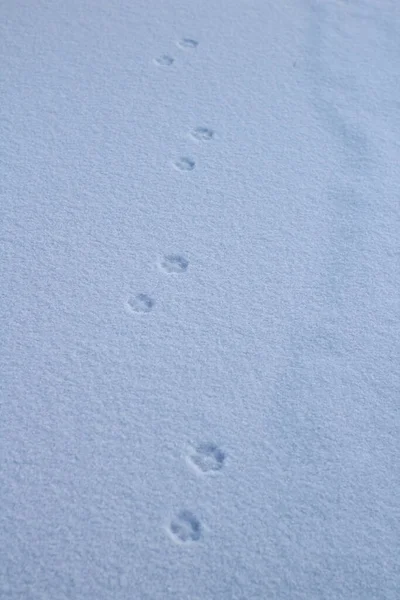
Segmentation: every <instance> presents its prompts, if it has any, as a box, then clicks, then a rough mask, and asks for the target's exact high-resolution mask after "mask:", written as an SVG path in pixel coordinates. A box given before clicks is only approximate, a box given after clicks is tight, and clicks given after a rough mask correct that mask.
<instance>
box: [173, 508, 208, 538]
mask: <svg viewBox="0 0 400 600" xmlns="http://www.w3.org/2000/svg"><path fill="white" fill-rule="evenodd" d="M202 530H203V528H202V524H201V522H200V520H199V519H198V518H197V517H196V515H195V514H194V513H192V512H191V511H190V510H186V509H184V510H181V511H179V512H178V513H177V515H175V516H174V517H173V518H172V519H171V521H170V523H169V526H168V533H169V535H170V537H171V539H172V540H173V541H174V542H175V543H177V544H188V543H192V542H198V541H199V540H200V538H201V535H202Z"/></svg>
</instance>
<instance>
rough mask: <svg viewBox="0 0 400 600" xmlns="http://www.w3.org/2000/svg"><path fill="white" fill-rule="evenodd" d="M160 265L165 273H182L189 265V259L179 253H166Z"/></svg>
mask: <svg viewBox="0 0 400 600" xmlns="http://www.w3.org/2000/svg"><path fill="white" fill-rule="evenodd" d="M160 266H161V268H162V270H163V271H165V272H166V273H184V272H185V271H187V269H188V267H189V261H188V260H186V258H184V257H183V256H181V255H180V254H168V255H166V256H164V258H163V260H162V261H161V265H160Z"/></svg>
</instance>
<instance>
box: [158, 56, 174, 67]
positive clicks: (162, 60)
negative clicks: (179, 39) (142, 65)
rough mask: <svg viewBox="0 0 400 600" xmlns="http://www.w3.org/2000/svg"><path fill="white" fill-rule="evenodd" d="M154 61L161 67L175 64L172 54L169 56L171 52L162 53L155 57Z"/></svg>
mask: <svg viewBox="0 0 400 600" xmlns="http://www.w3.org/2000/svg"><path fill="white" fill-rule="evenodd" d="M154 62H155V63H156V64H157V65H158V66H159V67H170V66H171V65H172V64H173V62H174V59H173V58H172V56H169V54H162V55H161V56H159V57H158V58H155V59H154Z"/></svg>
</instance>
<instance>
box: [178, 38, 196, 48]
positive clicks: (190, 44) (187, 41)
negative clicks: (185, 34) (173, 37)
mask: <svg viewBox="0 0 400 600" xmlns="http://www.w3.org/2000/svg"><path fill="white" fill-rule="evenodd" d="M177 45H178V46H179V48H182V49H183V50H194V49H195V48H197V46H198V45H199V42H197V41H196V40H193V39H191V38H182V39H181V40H179V42H178V44H177Z"/></svg>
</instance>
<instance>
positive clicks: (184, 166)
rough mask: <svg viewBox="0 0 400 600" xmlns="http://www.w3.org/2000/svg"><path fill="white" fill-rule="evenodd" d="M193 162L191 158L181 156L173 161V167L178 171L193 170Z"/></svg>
mask: <svg viewBox="0 0 400 600" xmlns="http://www.w3.org/2000/svg"><path fill="white" fill-rule="evenodd" d="M195 164H196V163H195V162H194V160H192V159H191V158H188V157H186V156H182V157H181V158H178V160H176V161H175V162H174V167H175V168H176V169H177V170H178V171H193V169H194V167H195Z"/></svg>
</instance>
